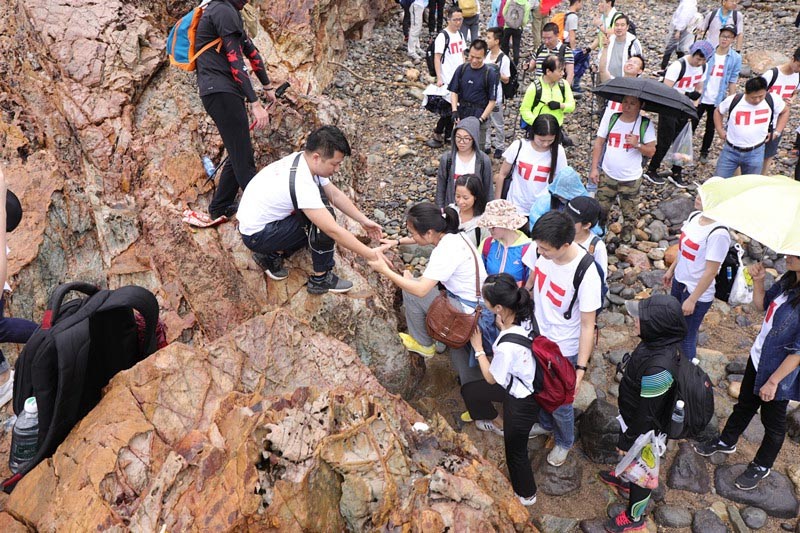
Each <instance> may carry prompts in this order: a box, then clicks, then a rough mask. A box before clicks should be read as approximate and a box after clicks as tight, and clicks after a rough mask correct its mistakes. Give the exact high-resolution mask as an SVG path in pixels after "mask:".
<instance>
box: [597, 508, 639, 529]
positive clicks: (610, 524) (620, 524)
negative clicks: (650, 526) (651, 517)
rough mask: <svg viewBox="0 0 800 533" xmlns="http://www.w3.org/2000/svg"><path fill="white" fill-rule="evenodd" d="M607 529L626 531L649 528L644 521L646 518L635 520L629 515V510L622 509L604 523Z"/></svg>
mask: <svg viewBox="0 0 800 533" xmlns="http://www.w3.org/2000/svg"><path fill="white" fill-rule="evenodd" d="M604 526H605V528H606V531H609V532H610V533H626V532H628V531H646V530H647V523H646V522H645V521H644V518H641V517H640V518H639V520H633V519H631V517H630V516H628V511H627V510H626V511H622V512H621V513H619V514H618V515H617V516H615V517H614V518H610V519H609V520H608V521H607V522H606V523H605V524H604Z"/></svg>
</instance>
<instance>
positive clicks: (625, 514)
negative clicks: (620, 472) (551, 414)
mask: <svg viewBox="0 0 800 533" xmlns="http://www.w3.org/2000/svg"><path fill="white" fill-rule="evenodd" d="M625 307H626V308H627V309H628V313H629V314H630V315H631V316H632V317H633V318H634V321H635V324H636V333H637V334H638V335H639V337H640V338H641V341H640V342H639V344H638V346H636V349H635V350H634V351H633V352H632V353H631V354H630V358H629V359H628V360H627V362H625V363H622V364H624V365H625V367H624V371H622V380H621V381H620V383H619V401H618V403H619V413H620V415H621V417H622V420H623V422H624V426H623V425H622V424H620V426H621V427H620V433H619V438H618V439H617V452H618V453H619V454H620V456H622V455H625V453H626V452H627V451H628V450H630V448H631V446H633V443H634V442H636V439H637V438H639V436H640V435H644V434H645V433H647V432H648V431H650V430H654V431H657V432H661V433H664V432H666V431H667V430H668V429H669V420H670V417H671V415H672V403H671V401H670V400H671V398H672V394H670V392H671V391H672V389H673V388H674V384H675V378H676V372H677V367H678V358H679V349H678V346H679V344H680V342H681V341H682V340H683V337H684V335H685V334H686V322H685V320H684V318H683V313H682V312H681V306H680V304H679V303H678V301H677V300H675V298H673V297H672V296H667V295H666V294H656V295H654V296H651V297H650V298H647V299H646V300H628V301H627V302H625ZM625 357H628V355H627V354H626V356H625ZM619 371H620V370H617V372H619ZM623 428H624V429H623ZM600 480H601V481H603V482H604V483H607V484H608V485H611V486H612V487H614V488H615V489H617V491H618V492H619V493H620V494H621V495H622V496H627V497H628V506H627V508H626V509H624V510H623V511H621V512H620V513H619V514H618V515H617V516H615V517H613V518H611V519H609V520H608V522H606V524H605V530H606V531H611V532H620V533H621V532H631V531H646V530H647V524H646V522H645V518H644V513H645V510H646V509H647V504H648V503H649V502H650V494H651V492H652V491H651V490H650V489H647V488H644V487H640V486H638V485H636V484H634V483H630V482H628V481H623V480H622V479H620V478H618V477H616V476H615V475H614V470H611V471H603V472H600Z"/></svg>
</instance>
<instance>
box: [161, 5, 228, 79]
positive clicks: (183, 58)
mask: <svg viewBox="0 0 800 533" xmlns="http://www.w3.org/2000/svg"><path fill="white" fill-rule="evenodd" d="M208 4H209V2H208V1H204V2H202V3H201V4H200V5H199V6H197V7H196V8H194V9H192V10H191V11H190V12H188V13H187V14H186V15H184V16H183V17H181V19H180V20H179V21H178V22H176V23H175V26H173V27H172V29H171V30H169V35H168V36H167V55H168V56H169V63H170V65H174V66H176V67H178V68H179V69H182V70H186V71H188V72H191V71H193V70H195V68H196V65H195V61H196V60H197V58H198V57H200V55H201V54H203V53H204V52H206V51H207V50H209V49H211V48H213V47H215V46H216V48H217V53H219V51H220V49H221V48H222V38H220V37H217V38H216V39H214V40H213V41H211V42H210V43H208V44H207V45H205V46H204V47H203V48H201V49H200V50H198V51H196V50H195V39H196V37H197V26H198V24H200V19H201V18H202V16H203V11H204V10H205V8H206V6H207V5H208Z"/></svg>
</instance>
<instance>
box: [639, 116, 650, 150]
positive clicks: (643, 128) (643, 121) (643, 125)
mask: <svg viewBox="0 0 800 533" xmlns="http://www.w3.org/2000/svg"><path fill="white" fill-rule="evenodd" d="M639 118H640V120H639V142H640V143H642V144H644V134H645V133H647V128H648V127H649V126H650V119H649V118H647V117H643V116H641V115H640V116H639Z"/></svg>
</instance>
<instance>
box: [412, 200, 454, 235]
mask: <svg viewBox="0 0 800 533" xmlns="http://www.w3.org/2000/svg"><path fill="white" fill-rule="evenodd" d="M406 220H407V221H408V223H409V224H411V226H412V227H413V228H414V229H415V230H416V231H417V233H426V232H428V231H429V230H433V231H435V232H437V233H458V213H457V212H456V210H455V209H453V208H452V207H445V208H444V210H442V209H439V207H437V206H436V205H435V204H432V203H431V202H420V203H418V204H415V205H412V206H411V207H410V208H409V210H408V214H407V215H406Z"/></svg>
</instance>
